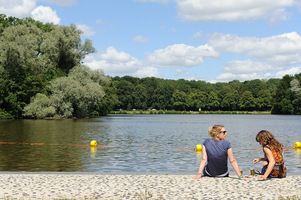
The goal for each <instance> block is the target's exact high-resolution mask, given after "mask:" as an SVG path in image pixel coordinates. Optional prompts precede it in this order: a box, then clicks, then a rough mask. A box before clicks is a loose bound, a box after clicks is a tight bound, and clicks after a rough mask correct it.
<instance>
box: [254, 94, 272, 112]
mask: <svg viewBox="0 0 301 200" xmlns="http://www.w3.org/2000/svg"><path fill="white" fill-rule="evenodd" d="M271 101H272V95H271V93H270V91H269V90H260V91H259V92H258V97H257V109H258V110H261V111H264V110H270V109H271V108H272V103H271Z"/></svg>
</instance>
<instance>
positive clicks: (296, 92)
mask: <svg viewBox="0 0 301 200" xmlns="http://www.w3.org/2000/svg"><path fill="white" fill-rule="evenodd" d="M290 85H291V90H292V92H293V101H292V104H293V107H294V114H301V88H300V82H299V80H298V79H296V78H295V79H293V80H292V81H291V82H290Z"/></svg>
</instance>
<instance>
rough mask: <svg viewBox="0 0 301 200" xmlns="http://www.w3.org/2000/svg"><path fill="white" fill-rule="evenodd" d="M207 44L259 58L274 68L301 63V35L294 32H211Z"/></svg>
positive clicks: (222, 50) (218, 49)
mask: <svg viewBox="0 0 301 200" xmlns="http://www.w3.org/2000/svg"><path fill="white" fill-rule="evenodd" d="M208 44H209V45H211V46H212V47H214V48H215V49H216V50H217V51H221V52H231V53H237V54H242V55H245V56H248V57H252V58H255V59H261V60H264V61H265V62H267V63H268V64H269V65H271V66H273V67H275V68H276V69H277V68H279V67H280V66H284V65H286V66H287V65H295V64H301V36H300V35H299V34H298V33H296V32H291V33H284V34H281V35H275V36H271V37H266V38H255V37H238V36H236V35H230V34H228V35H226V34H218V33H216V34H213V35H212V36H211V37H210V39H209V41H208Z"/></svg>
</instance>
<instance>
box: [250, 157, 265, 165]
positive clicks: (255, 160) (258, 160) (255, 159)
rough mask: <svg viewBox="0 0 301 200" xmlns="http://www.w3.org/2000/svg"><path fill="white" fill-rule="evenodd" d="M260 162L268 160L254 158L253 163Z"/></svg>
mask: <svg viewBox="0 0 301 200" xmlns="http://www.w3.org/2000/svg"><path fill="white" fill-rule="evenodd" d="M260 161H267V159H265V158H254V160H253V163H254V164H256V163H258V162H260Z"/></svg>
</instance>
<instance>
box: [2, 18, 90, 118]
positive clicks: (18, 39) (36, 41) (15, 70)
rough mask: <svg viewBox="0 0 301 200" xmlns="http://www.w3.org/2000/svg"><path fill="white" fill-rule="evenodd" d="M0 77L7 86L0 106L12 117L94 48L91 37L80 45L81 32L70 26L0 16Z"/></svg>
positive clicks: (19, 113) (17, 116)
mask: <svg viewBox="0 0 301 200" xmlns="http://www.w3.org/2000/svg"><path fill="white" fill-rule="evenodd" d="M0 33H1V34H0V68H1V70H2V72H1V73H0V80H4V79H6V80H8V81H2V82H1V87H3V88H6V89H5V90H4V92H3V93H2V94H1V95H2V101H1V102H0V106H1V107H0V109H1V110H2V111H4V112H7V113H9V114H11V115H12V116H13V117H15V118H20V117H22V112H23V108H24V106H25V105H26V104H28V103H29V102H30V99H31V98H32V97H33V96H35V95H36V94H37V93H43V94H46V95H47V92H48V89H47V87H46V86H47V85H48V84H49V82H50V81H52V80H53V79H55V78H58V77H62V76H66V75H67V74H68V73H69V71H70V70H71V69H72V68H74V67H75V66H77V65H79V64H80V63H81V61H82V60H83V58H84V57H85V56H86V55H87V54H88V53H92V52H94V51H95V49H94V48H93V47H92V43H91V41H90V40H85V42H84V43H83V44H82V42H81V39H80V34H81V31H80V30H78V29H76V27H75V26H74V25H71V26H56V25H54V24H50V23H47V24H43V23H41V22H38V21H35V20H33V19H31V18H24V19H18V18H14V17H6V16H5V15H0Z"/></svg>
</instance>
